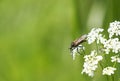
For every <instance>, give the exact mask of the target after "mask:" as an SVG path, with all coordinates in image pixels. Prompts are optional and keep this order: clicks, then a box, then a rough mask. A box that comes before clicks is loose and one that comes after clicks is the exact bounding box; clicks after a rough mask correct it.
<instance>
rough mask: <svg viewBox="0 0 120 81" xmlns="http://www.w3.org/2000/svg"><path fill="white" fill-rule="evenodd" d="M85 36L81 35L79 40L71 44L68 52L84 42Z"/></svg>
mask: <svg viewBox="0 0 120 81" xmlns="http://www.w3.org/2000/svg"><path fill="white" fill-rule="evenodd" d="M86 38H87V35H86V34H85V35H82V36H81V37H80V38H78V39H76V40H75V41H73V42H72V43H71V46H70V50H71V51H72V50H73V49H74V48H76V47H78V46H79V45H80V44H81V43H83V42H85V41H86Z"/></svg>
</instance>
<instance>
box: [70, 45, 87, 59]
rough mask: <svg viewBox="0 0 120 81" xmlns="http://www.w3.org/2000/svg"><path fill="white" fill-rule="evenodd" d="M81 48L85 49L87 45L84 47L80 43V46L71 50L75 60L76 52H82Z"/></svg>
mask: <svg viewBox="0 0 120 81" xmlns="http://www.w3.org/2000/svg"><path fill="white" fill-rule="evenodd" d="M81 50H85V47H83V46H82V45H79V46H77V47H75V48H74V49H73V50H72V51H71V54H72V57H73V60H75V57H76V54H77V53H78V52H80V51H81Z"/></svg>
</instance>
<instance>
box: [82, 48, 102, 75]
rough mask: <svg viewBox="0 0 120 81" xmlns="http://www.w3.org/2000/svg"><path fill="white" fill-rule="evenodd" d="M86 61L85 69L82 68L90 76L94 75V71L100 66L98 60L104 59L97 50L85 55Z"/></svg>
mask: <svg viewBox="0 0 120 81" xmlns="http://www.w3.org/2000/svg"><path fill="white" fill-rule="evenodd" d="M84 58H85V62H84V65H83V67H84V69H83V70H82V73H86V74H88V75H89V76H91V77H93V76H94V71H95V70H96V68H97V67H98V62H99V61H100V60H102V56H100V55H99V56H98V55H97V52H96V51H95V50H94V51H91V54H90V55H85V56H84Z"/></svg>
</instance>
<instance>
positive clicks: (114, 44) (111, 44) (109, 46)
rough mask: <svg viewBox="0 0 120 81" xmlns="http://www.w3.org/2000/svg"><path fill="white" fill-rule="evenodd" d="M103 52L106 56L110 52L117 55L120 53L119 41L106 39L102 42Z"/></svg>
mask: <svg viewBox="0 0 120 81" xmlns="http://www.w3.org/2000/svg"><path fill="white" fill-rule="evenodd" d="M103 45H104V48H105V49H104V51H105V52H106V54H109V52H110V50H112V52H114V53H118V52H119V51H120V41H119V39H118V38H114V39H112V38H111V39H108V40H107V41H105V42H104V44H103Z"/></svg>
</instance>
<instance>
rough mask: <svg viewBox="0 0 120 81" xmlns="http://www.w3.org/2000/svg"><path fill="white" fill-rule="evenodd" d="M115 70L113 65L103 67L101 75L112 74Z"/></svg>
mask: <svg viewBox="0 0 120 81" xmlns="http://www.w3.org/2000/svg"><path fill="white" fill-rule="evenodd" d="M115 70H116V68H114V67H106V68H104V69H103V75H111V74H114V71H115Z"/></svg>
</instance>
